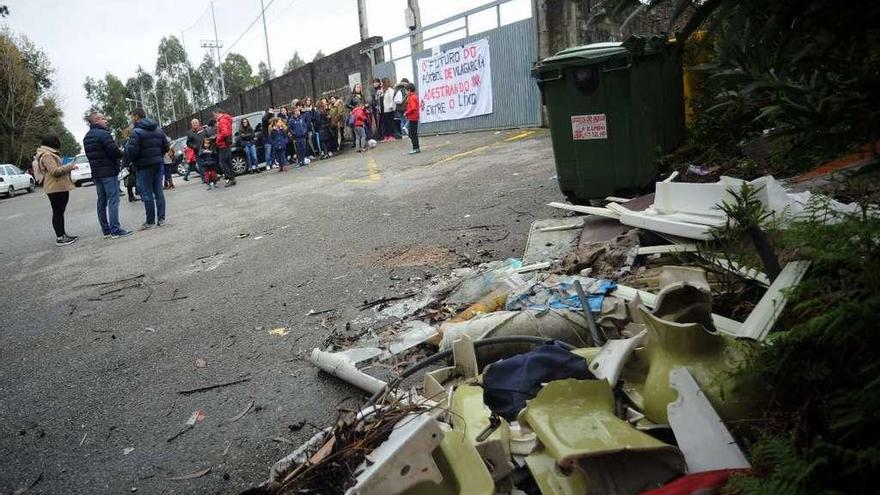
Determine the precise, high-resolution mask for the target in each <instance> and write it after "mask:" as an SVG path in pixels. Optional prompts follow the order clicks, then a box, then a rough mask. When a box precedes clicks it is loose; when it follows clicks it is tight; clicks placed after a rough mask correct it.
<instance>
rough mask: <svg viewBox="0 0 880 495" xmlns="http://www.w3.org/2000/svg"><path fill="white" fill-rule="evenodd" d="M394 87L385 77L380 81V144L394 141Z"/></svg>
mask: <svg viewBox="0 0 880 495" xmlns="http://www.w3.org/2000/svg"><path fill="white" fill-rule="evenodd" d="M395 107H396V105H395V104H394V87H393V86H392V85H391V80H390V79H388V78H387V77H386V78H384V79H382V123H381V129H382V136H383V137H382V142H388V141H394V140H395V139H396V138H395V137H394V110H395Z"/></svg>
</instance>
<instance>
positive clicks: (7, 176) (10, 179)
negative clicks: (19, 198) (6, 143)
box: [0, 163, 37, 198]
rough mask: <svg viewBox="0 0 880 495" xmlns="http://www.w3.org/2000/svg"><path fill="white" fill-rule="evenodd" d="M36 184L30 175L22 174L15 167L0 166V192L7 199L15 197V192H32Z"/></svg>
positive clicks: (5, 164)
mask: <svg viewBox="0 0 880 495" xmlns="http://www.w3.org/2000/svg"><path fill="white" fill-rule="evenodd" d="M36 185H37V183H36V181H35V180H34V178H33V177H32V176H31V174H28V173H25V172H22V171H21V169H19V168H18V167H16V166H15V165H10V164H8V163H4V164H0V192H2V193H5V194H6V197H7V198H11V197H13V196H15V192H16V191H21V190H26V191H27V192H34V188H35V187H36Z"/></svg>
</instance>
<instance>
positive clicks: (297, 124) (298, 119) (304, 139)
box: [287, 106, 309, 167]
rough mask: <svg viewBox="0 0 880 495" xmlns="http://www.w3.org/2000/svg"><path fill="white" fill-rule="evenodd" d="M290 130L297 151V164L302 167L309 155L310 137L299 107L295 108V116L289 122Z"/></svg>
mask: <svg viewBox="0 0 880 495" xmlns="http://www.w3.org/2000/svg"><path fill="white" fill-rule="evenodd" d="M287 126H288V127H289V128H290V135H291V136H293V141H294V146H295V150H296V163H297V165H298V166H300V167H304V166H305V165H306V163H307V162H306V158H307V157H308V154H309V148H308V137H309V129H308V127H307V125H306V119H305V118H304V117H303V115H302V113H300V110H299V107H298V106H296V107H293V116H291V117H290V119H289V120H288V121H287Z"/></svg>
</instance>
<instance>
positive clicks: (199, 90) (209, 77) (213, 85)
mask: <svg viewBox="0 0 880 495" xmlns="http://www.w3.org/2000/svg"><path fill="white" fill-rule="evenodd" d="M219 77H220V74H219V73H218V72H217V64H216V63H215V61H214V57H212V56H211V55H210V54H207V53H206V54H205V56H204V58H202V63H201V64H199V67H198V69H196V70H195V72H194V73H193V92H195V93H196V100H198V101H199V102H200V103H201V105H199V106H201V107H206V106H208V105H210V104H211V103H213V102H216V101H219V100H220V82H219V79H218V78H219Z"/></svg>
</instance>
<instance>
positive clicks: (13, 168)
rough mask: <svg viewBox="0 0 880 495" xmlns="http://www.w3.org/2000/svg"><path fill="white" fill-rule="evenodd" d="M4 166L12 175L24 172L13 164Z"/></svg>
mask: <svg viewBox="0 0 880 495" xmlns="http://www.w3.org/2000/svg"><path fill="white" fill-rule="evenodd" d="M6 168H8V169H9V173H10V174H12V175H21V174H23V173H24V172H22V171H21V169H19V168H18V167H16V166H15V165H7V166H6Z"/></svg>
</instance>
